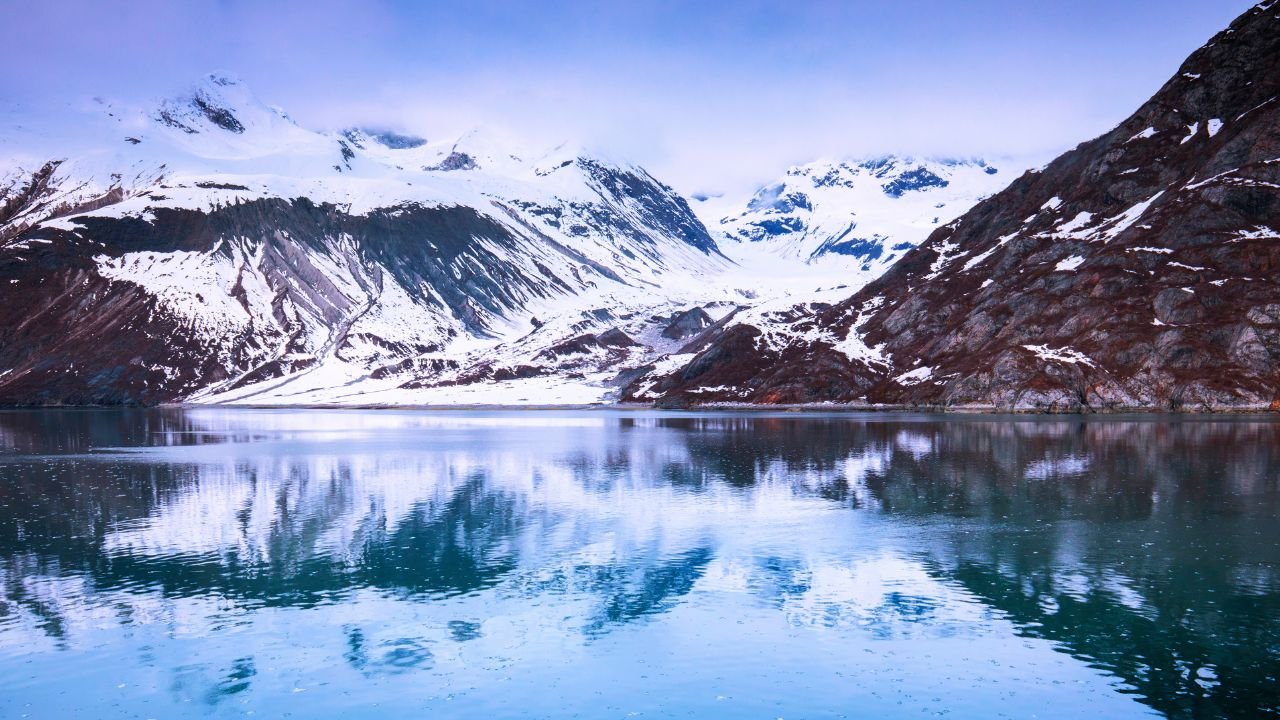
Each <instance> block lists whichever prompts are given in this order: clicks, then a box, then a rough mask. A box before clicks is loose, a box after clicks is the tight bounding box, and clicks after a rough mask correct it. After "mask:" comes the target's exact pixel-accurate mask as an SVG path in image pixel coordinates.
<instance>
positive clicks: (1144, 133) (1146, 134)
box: [1127, 127, 1156, 142]
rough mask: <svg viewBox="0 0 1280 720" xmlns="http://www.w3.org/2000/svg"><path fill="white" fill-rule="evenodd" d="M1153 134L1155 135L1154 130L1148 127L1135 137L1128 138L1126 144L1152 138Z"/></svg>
mask: <svg viewBox="0 0 1280 720" xmlns="http://www.w3.org/2000/svg"><path fill="white" fill-rule="evenodd" d="M1155 134H1156V129H1155V128H1153V127H1149V128H1147V129H1146V130H1143V131H1142V132H1140V133H1138V134H1137V135H1134V136H1133V137H1131V138H1129V140H1128V141H1127V142H1133V141H1134V140H1146V139H1147V138H1150V137H1154V136H1155Z"/></svg>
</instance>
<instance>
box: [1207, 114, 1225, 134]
mask: <svg viewBox="0 0 1280 720" xmlns="http://www.w3.org/2000/svg"><path fill="white" fill-rule="evenodd" d="M1221 129H1222V120H1220V119H1218V118H1214V119H1212V120H1210V121H1209V137H1213V136H1215V135H1217V134H1218V131H1219V130H1221Z"/></svg>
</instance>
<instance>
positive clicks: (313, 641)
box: [0, 409, 1280, 717]
mask: <svg viewBox="0 0 1280 720" xmlns="http://www.w3.org/2000/svg"><path fill="white" fill-rule="evenodd" d="M1278 519H1280V422H1275V421H1272V420H1270V419H1265V418H1226V419H1220V418H1212V419H1201V418H1179V417H1151V418H1138V419H1131V418H1119V419H1114V418H1104V419H1093V418H1090V419H1082V418H1063V419H1057V418H1053V419H1040V418H1022V417H1018V418H1010V417H977V416H975V417H945V418H943V417H937V416H902V415H897V416H894V415H881V416H859V415H830V416H797V415H771V414H759V415H756V414H742V415H733V414H724V415H713V414H707V415H687V414H662V413H615V412H604V411H598V412H577V413H571V412H523V413H519V412H515V413H499V412H490V413H485V412H436V413H428V412H400V411H369V412H362V411H332V412H329V411H305V412H286V411H249V410H243V411H232V410H218V409H189V410H180V409H173V410H153V411H141V410H110V411H108V410H102V411H89V410H84V411H12V412H4V413H0V587H2V588H3V590H2V594H0V670H3V671H4V673H3V674H4V675H5V676H6V677H7V678H8V679H5V680H0V714H4V715H6V716H16V715H15V713H19V712H27V713H32V712H34V713H35V714H33V715H32V716H33V717H39V716H41V715H39V713H40V712H48V713H50V715H49V716H50V717H53V716H56V714H60V711H61V710H66V711H74V710H77V709H79V710H83V709H84V708H85V707H101V705H100V703H103V702H107V701H108V699H109V700H110V701H113V702H118V703H123V705H124V706H125V707H131V706H133V707H134V709H136V710H138V711H139V712H141V711H142V710H144V709H145V710H147V711H150V712H158V713H159V714H164V715H172V714H175V713H179V714H180V713H191V714H200V713H208V712H211V711H212V712H222V711H224V710H225V711H228V712H230V711H232V710H234V711H236V712H243V711H246V710H255V711H263V712H277V711H279V710H281V709H282V708H297V709H299V710H300V711H301V712H302V714H306V715H324V714H333V715H341V714H343V713H344V712H350V710H351V708H352V707H365V706H367V704H369V703H371V702H378V701H387V700H389V698H390V697H391V695H390V694H389V693H391V691H392V690H395V691H396V694H395V697H398V698H400V700H399V702H402V703H406V704H402V705H398V706H394V707H395V709H397V710H400V711H405V712H408V711H409V710H411V709H414V710H422V709H432V708H435V707H444V706H443V705H441V703H446V702H448V703H452V704H451V705H449V707H451V708H453V709H454V710H456V711H459V712H465V711H470V712H475V713H479V712H487V713H489V714H497V715H516V714H521V713H518V712H515V711H514V710H513V708H519V709H521V712H522V713H524V714H528V715H529V716H535V717H536V716H546V715H553V714H558V713H559V712H561V711H566V710H568V709H574V708H576V709H577V710H578V711H581V712H585V713H586V714H588V715H594V714H596V713H595V710H606V709H608V710H610V711H609V712H602V713H601V714H607V715H614V714H626V712H648V713H649V714H657V715H661V714H671V713H673V712H676V711H689V712H693V713H694V714H703V715H706V714H715V715H716V716H722V717H727V716H735V715H742V716H754V715H758V713H759V712H760V711H762V710H764V711H768V712H775V715H773V716H777V715H783V714H787V715H788V716H790V715H791V714H794V715H814V716H822V715H824V714H830V715H831V716H838V715H839V714H841V713H852V714H854V715H857V714H859V713H861V712H867V711H872V710H874V709H875V708H877V707H879V705H877V703H883V704H884V708H887V709H886V710H884V712H889V713H890V714H892V713H893V712H899V711H901V712H903V714H904V715H909V714H911V713H909V712H906V711H903V710H902V708H903V706H902V705H900V704H899V703H900V702H904V701H905V703H906V706H905V707H906V708H907V709H908V710H912V711H913V712H917V713H918V711H920V710H928V709H931V708H932V709H946V710H950V711H951V712H952V715H953V716H959V717H987V716H990V713H991V711H992V707H993V706H992V705H991V704H990V703H991V702H1000V703H1002V705H1000V706H998V707H1003V708H1004V709H1005V710H1007V712H1008V714H1009V716H1011V717H1018V716H1022V715H1024V714H1025V712H1023V711H1025V710H1027V709H1033V710H1034V711H1036V712H1039V713H1040V715H1041V716H1042V717H1046V716H1053V713H1054V712H1061V713H1063V714H1062V716H1063V717H1069V716H1074V715H1076V714H1079V713H1080V712H1081V711H1082V709H1083V708H1085V707H1087V706H1088V705H1087V703H1095V704H1097V710H1096V712H1102V713H1104V714H1106V713H1110V714H1113V715H1115V716H1140V715H1142V714H1145V713H1149V712H1151V711H1152V710H1154V711H1155V712H1157V713H1159V714H1162V715H1166V716H1171V717H1218V716H1227V717H1262V716H1272V715H1277V714H1280V692H1278V691H1277V689H1276V688H1277V683H1278V680H1280V679H1278V678H1277V674H1278V673H1280V525H1278V524H1277V520H1278ZM588 658H589V660H590V663H591V667H593V668H594V669H593V670H590V671H587V670H581V673H580V674H579V675H575V673H576V672H578V671H570V670H569V669H570V668H578V667H585V665H581V664H582V663H585V662H587V659H588ZM913 663H919V665H918V666H917V665H914V664H913ZM104 667H105V668H110V669H109V670H104V669H103V668H104ZM926 669H927V670H928V671H927V672H926ZM845 672H847V673H848V675H844V674H843V673H845ZM935 672H936V675H937V676H936V677H930V675H931V674H932V673H935ZM647 673H651V675H650V674H647ZM975 673H977V674H976V675H975ZM793 675H795V677H792V676H793ZM837 676H838V677H840V678H842V680H838V681H837V680H835V678H836V677H837ZM415 677H417V680H414V678H415ZM424 678H429V682H424V681H423V679H424ZM623 678H625V680H624V679H623ZM400 683H414V684H405V685H401V684H400ZM895 683H900V685H895ZM1073 684H1074V685H1075V686H1077V687H1079V688H1080V689H1073V687H1072V685H1073ZM117 685H120V687H121V688H123V689H116V686H117ZM704 686H705V687H704ZM713 686H714V687H713ZM988 686H989V687H988ZM68 687H76V688H78V691H77V692H79V696H78V697H71V698H67V697H64V696H65V695H66V689H67V688H68ZM129 688H134V691H130V690H129ZM302 691H306V692H307V693H308V694H309V696H308V697H307V698H306V699H305V700H302V699H300V698H302V696H301V695H299V694H298V693H300V692H302ZM1086 691H1087V692H1086ZM112 692H114V693H117V694H116V695H111V696H110V697H109V698H108V695H109V694H110V693H112ZM942 693H952V694H950V695H947V696H945V697H943V696H941V694H942ZM1018 693H1021V695H1019V694H1018ZM1053 693H1058V696H1054V695H1053ZM1073 693H1074V694H1073ZM72 694H73V695H75V693H72ZM54 697H59V698H61V699H60V700H56V701H55V700H50V698H54ZM338 697H341V698H342V699H341V700H335V698H338ZM1018 697H1020V698H1021V699H1020V700H1018V699H1017V698H1018ZM1051 697H1060V699H1061V700H1062V701H1063V702H1068V703H1075V705H1069V706H1063V707H1061V708H1059V709H1058V710H1056V711H1055V709H1054V706H1053V705H1052V704H1051V703H1047V702H1046V701H1045V700H1044V699H1037V698H1051ZM993 699H994V700H993ZM1134 700H1136V701H1137V702H1138V703H1141V705H1139V704H1135V703H1134ZM77 702H81V703H95V704H90V705H76V703H77ZM855 702H856V705H851V703H855ZM306 703H318V704H315V705H310V706H309V705H307V704H306ZM346 703H351V705H347V704H346ZM1020 703H1021V704H1020ZM1081 703H1086V704H1081ZM197 706H198V707H197ZM389 706H390V705H389ZM1143 706H1145V708H1144V707H1143ZM1088 707H1092V706H1088ZM199 708H203V710H200V709H199ZM893 708H896V709H893ZM1019 708H1021V709H1022V710H1019ZM1068 710H1073V711H1074V712H1067V711H1068ZM615 711H616V712H615ZM393 714H394V712H393ZM565 714H568V713H567V712H566V713H565Z"/></svg>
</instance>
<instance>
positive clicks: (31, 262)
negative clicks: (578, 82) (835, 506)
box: [0, 75, 731, 404]
mask: <svg viewBox="0 0 1280 720" xmlns="http://www.w3.org/2000/svg"><path fill="white" fill-rule="evenodd" d="M3 123H4V126H5V130H4V132H3V133H0V138H3V140H0V168H8V170H7V171H4V172H3V174H0V403H9V404H14V403H16V404H51V403H53V404H57V403H71V404H87V403H155V402H166V401H174V400H179V399H187V400H191V399H197V400H204V401H225V400H236V401H243V402H351V401H352V400H351V399H350V398H351V397H352V396H354V395H360V396H361V397H364V398H368V399H369V401H371V402H373V401H385V402H431V401H433V399H434V398H435V397H436V396H435V395H432V393H431V392H430V391H431V389H432V388H449V387H452V386H456V385H458V384H485V383H492V382H494V381H495V380H498V379H502V378H512V377H520V378H538V377H543V376H548V375H553V374H559V377H560V378H562V379H563V378H564V377H565V376H566V375H574V376H575V377H576V378H578V379H581V378H583V377H585V375H586V374H593V377H595V378H596V379H597V380H599V379H600V378H604V377H612V376H613V375H616V374H617V372H618V370H619V367H618V366H619V364H621V365H623V366H625V365H626V364H627V362H628V358H630V357H631V356H633V355H634V356H638V357H639V359H638V360H637V362H638V363H639V362H641V361H643V360H646V359H649V358H650V357H651V355H652V354H653V353H657V352H660V351H661V349H662V348H665V347H666V346H667V345H670V344H671V343H673V342H674V341H672V340H670V339H668V338H662V336H661V333H662V332H663V330H664V329H665V328H666V327H667V325H668V324H669V322H670V321H671V320H672V319H673V318H674V317H675V316H676V315H678V314H680V313H683V312H685V311H687V310H689V309H690V307H692V306H696V305H698V304H700V302H702V301H704V298H705V292H704V291H705V288H704V286H703V284H702V283H701V281H700V280H699V278H700V277H701V276H705V275H707V274H714V273H716V272H719V271H722V270H723V269H724V268H726V267H729V266H730V265H731V263H730V262H729V261H728V260H727V259H726V258H725V257H724V256H723V255H722V254H721V252H720V250H719V248H718V246H717V244H716V242H715V240H714V239H713V238H712V237H711V235H710V234H709V233H708V231H707V230H706V228H705V227H704V226H703V225H702V223H701V222H700V221H699V220H698V219H697V218H696V217H695V216H694V214H693V213H692V211H691V210H690V208H689V206H688V204H687V203H686V201H685V200H684V199H683V198H682V197H681V196H679V195H678V194H677V193H675V192H674V191H673V190H672V189H671V188H670V187H668V186H667V185H665V184H663V183H661V182H659V181H658V180H656V179H655V178H653V177H652V176H651V175H649V174H648V173H647V172H645V171H644V170H643V169H641V168H639V167H636V166H633V165H629V164H625V163H615V162H610V161H608V160H604V159H601V158H598V157H591V156H588V155H586V154H584V153H580V152H577V151H574V150H571V149H567V148H564V147H561V148H556V149H553V150H550V151H532V152H530V151H528V150H527V149H523V148H515V149H513V148H510V147H502V146H501V145H500V143H498V142H497V141H495V140H494V139H492V138H490V137H489V136H488V135H486V134H485V133H483V132H476V133H471V134H469V135H467V136H466V137H463V138H461V139H458V140H451V141H447V142H427V141H425V140H423V139H421V138H416V137H412V136H408V135H403V134H398V133H393V132H388V131H385V130H364V129H348V130H345V131H341V132H333V133H325V132H315V131H311V130H308V129H305V128H303V127H300V126H299V125H297V124H296V123H295V122H294V121H293V120H292V119H291V118H290V117H289V116H288V115H287V114H286V113H284V112H283V111H281V110H279V109H276V108H272V107H269V106H267V105H265V104H263V103H261V102H259V101H258V100H257V99H256V98H255V97H254V96H253V94H252V93H251V92H250V91H249V90H248V89H247V88H246V87H245V86H244V85H243V84H242V83H240V82H238V81H236V80H235V79H232V78H227V77H223V76H218V75H211V76H209V77H208V78H206V79H205V81H204V82H202V83H201V84H199V85H198V86H197V87H195V88H193V89H192V90H191V91H189V92H187V93H185V94H183V95H181V96H180V97H176V98H172V99H168V100H164V101H162V102H158V103H155V104H154V105H152V106H150V107H141V108H131V107H122V106H117V105H114V104H112V103H109V102H106V101H103V100H96V101H94V102H93V103H91V104H90V106H89V107H88V108H78V109H76V111H75V112H56V113H47V114H43V115H31V116H21V115H15V114H12V113H11V114H10V115H8V116H6V117H4V118H3ZM695 300H697V301H699V302H695ZM623 326H625V328H624V327H623ZM650 331H652V332H650ZM649 335H652V336H654V337H655V338H658V339H657V340H655V341H654V342H655V343H656V347H657V349H655V347H651V346H648V345H644V344H642V343H641V342H639V341H636V340H634V339H633V337H632V336H637V337H648V336H649ZM566 343H567V344H566ZM569 385H573V383H569ZM541 387H542V391H543V392H544V394H545V395H546V398H547V399H548V400H549V401H555V400H557V399H560V398H561V397H567V401H577V400H578V399H579V398H581V397H583V396H582V395H581V393H579V394H577V395H573V394H572V393H570V394H569V395H568V396H566V395H565V392H562V390H563V389H562V388H559V387H558V386H557V384H556V383H555V382H553V381H551V380H548V381H546V382H545V383H544V384H543V386H541ZM536 389H537V388H536V387H535V390H536ZM450 392H452V391H450ZM379 393H381V394H379ZM539 397H541V396H539ZM521 399H525V398H521ZM537 399H539V398H533V400H537ZM592 399H594V397H593V398H592ZM562 401H564V400H562Z"/></svg>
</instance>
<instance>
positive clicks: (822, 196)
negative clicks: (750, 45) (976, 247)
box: [709, 156, 1022, 275]
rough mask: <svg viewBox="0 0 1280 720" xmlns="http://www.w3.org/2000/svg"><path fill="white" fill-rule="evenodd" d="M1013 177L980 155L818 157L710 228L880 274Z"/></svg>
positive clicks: (805, 256) (786, 253) (784, 252)
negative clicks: (819, 159)
mask: <svg viewBox="0 0 1280 720" xmlns="http://www.w3.org/2000/svg"><path fill="white" fill-rule="evenodd" d="M1018 170H1019V171H1020V170H1022V168H1018ZM1009 175H1010V173H1008V172H1006V173H1005V174H1003V175H1002V174H1001V173H1000V168H997V167H996V166H995V165H989V164H988V163H987V162H986V161H984V160H978V159H973V160H948V159H917V158H910V157H896V156H887V157H881V158H875V159H869V160H860V161H844V162H825V161H824V162H814V163H810V164H808V165H802V166H798V167H793V168H791V169H789V170H788V171H787V173H786V176H785V177H783V178H782V179H781V180H779V181H778V182H775V183H772V184H770V185H767V186H765V187H763V188H761V189H760V190H759V191H758V192H757V193H756V194H755V195H754V196H753V197H752V198H751V199H750V200H749V201H748V202H747V204H746V207H745V208H742V209H741V210H740V211H739V212H736V213H735V214H731V215H729V216H727V217H724V218H721V219H719V220H718V222H715V223H709V226H710V227H711V228H712V229H717V230H720V231H721V232H723V233H725V234H726V235H727V236H728V237H730V238H732V239H735V240H740V241H745V242H751V243H759V244H761V245H763V246H767V247H770V248H771V249H772V251H773V252H774V253H776V254H778V255H780V256H783V257H791V258H798V259H800V260H803V261H805V262H811V263H812V262H815V261H820V260H822V259H824V258H826V259H830V258H832V257H837V256H838V257H839V258H844V259H845V260H844V261H842V262H840V263H839V264H840V265H842V266H844V267H848V268H849V269H851V270H861V271H863V272H868V273H872V274H874V275H879V274H880V273H881V272H883V271H884V269H885V268H887V267H888V266H889V265H892V264H893V262H894V261H895V260H897V259H898V258H900V257H902V255H903V254H904V253H905V252H906V251H907V250H910V249H911V248H913V247H915V246H916V245H918V244H920V243H921V242H923V241H924V239H925V238H927V237H928V236H929V233H931V232H933V231H934V230H936V229H937V228H938V227H939V226H941V225H943V224H946V223H948V222H951V221H952V220H954V219H955V218H956V217H958V216H959V215H960V214H962V213H963V212H965V211H966V210H968V209H969V208H971V207H973V206H974V204H976V203H977V202H978V201H979V200H981V199H983V198H985V197H987V196H989V195H991V194H993V193H995V192H997V191H999V190H1001V189H1002V188H1003V187H1004V186H1005V184H1007V181H1008V178H1009Z"/></svg>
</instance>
